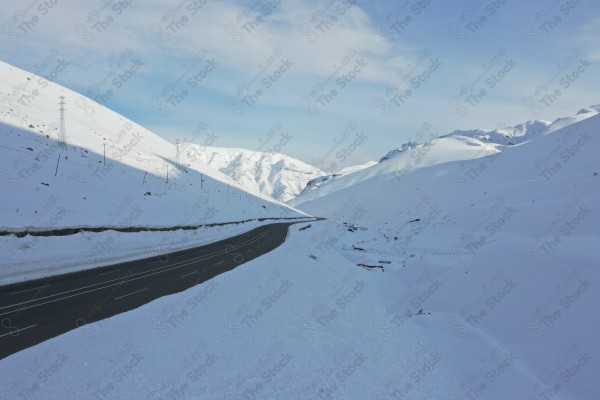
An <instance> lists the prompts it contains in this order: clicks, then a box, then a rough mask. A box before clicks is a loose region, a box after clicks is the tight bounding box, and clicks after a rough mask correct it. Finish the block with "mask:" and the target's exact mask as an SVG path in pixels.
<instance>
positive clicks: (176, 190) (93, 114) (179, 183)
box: [0, 63, 299, 228]
mask: <svg viewBox="0 0 600 400" xmlns="http://www.w3.org/2000/svg"><path fill="white" fill-rule="evenodd" d="M60 96H64V102H65V108H66V111H65V122H66V135H67V136H66V146H64V147H61V142H60V138H59V129H58V125H59V104H58V103H59V97H60ZM104 152H105V154H106V162H105V161H104ZM175 157H176V149H175V146H174V145H173V144H171V143H169V142H167V141H165V140H163V139H162V138H160V137H158V136H156V135H155V134H153V133H152V132H150V131H148V130H146V129H144V128H143V127H141V126H139V125H137V124H135V123H133V122H132V121H129V120H127V119H126V118H124V117H122V116H120V115H118V114H116V113H114V112H112V111H111V110H109V109H107V108H105V107H103V106H102V105H100V104H98V103H95V102H92V101H91V100H89V99H87V98H85V97H83V96H81V95H80V94H78V93H75V92H73V91H70V90H68V89H66V88H64V87H61V86H59V85H56V84H54V83H52V82H48V81H46V80H44V79H43V78H40V77H37V76H35V75H32V74H30V73H27V72H25V71H22V70H20V69H18V68H15V67H13V66H10V65H8V64H5V63H0V171H2V182H0V184H2V202H1V203H0V215H1V216H2V221H1V222H0V227H2V228H21V227H36V228H51V227H65V226H66V227H68V226H84V225H91V226H98V225H104V226H106V225H109V226H132V225H133V226H139V225H144V226H146V225H151V226H165V225H171V226H172V225H178V224H201V223H207V222H227V221H236V220H243V219H249V218H258V217H281V216H297V215H299V214H298V213H297V212H296V211H294V210H292V209H290V208H289V207H287V206H285V205H283V204H281V203H279V202H276V201H271V200H267V199H265V198H264V197H261V198H259V197H257V196H260V194H259V193H258V192H256V191H254V189H253V188H252V187H246V188H244V189H242V188H240V187H239V186H238V185H237V184H236V182H235V181H233V180H232V179H230V178H229V177H227V176H225V175H224V174H222V173H221V172H219V171H217V170H215V169H212V168H210V167H207V166H205V165H204V164H201V163H196V164H194V165H191V166H190V167H188V168H179V166H178V165H177V164H176V163H175V162H174V161H173V160H174V159H175Z"/></svg>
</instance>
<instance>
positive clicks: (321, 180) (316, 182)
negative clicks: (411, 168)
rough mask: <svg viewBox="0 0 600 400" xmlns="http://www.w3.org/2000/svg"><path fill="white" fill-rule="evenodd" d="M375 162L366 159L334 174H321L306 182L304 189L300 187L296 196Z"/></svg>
mask: <svg viewBox="0 0 600 400" xmlns="http://www.w3.org/2000/svg"><path fill="white" fill-rule="evenodd" d="M375 164H377V163H376V162H375V161H368V162H366V163H364V164H359V165H353V166H350V167H346V168H343V169H341V170H339V171H338V172H336V173H334V174H329V175H321V176H319V177H317V178H314V179H311V180H310V181H309V182H307V183H306V185H305V187H304V189H302V191H301V192H300V194H299V195H298V196H304V195H306V194H307V193H309V192H311V191H313V190H315V189H317V188H319V187H321V186H322V185H325V184H329V183H331V182H333V181H335V180H337V179H339V178H341V177H343V176H346V175H349V174H352V173H354V172H358V171H360V170H363V169H365V168H369V167H371V166H373V165H375Z"/></svg>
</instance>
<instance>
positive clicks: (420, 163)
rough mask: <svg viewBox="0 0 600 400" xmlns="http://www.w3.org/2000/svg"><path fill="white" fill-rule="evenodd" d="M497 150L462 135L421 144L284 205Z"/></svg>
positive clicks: (299, 203) (337, 179) (330, 182)
mask: <svg viewBox="0 0 600 400" xmlns="http://www.w3.org/2000/svg"><path fill="white" fill-rule="evenodd" d="M498 151H499V150H498V149H497V146H496V145H494V144H489V143H484V142H482V141H480V140H478V139H474V138H469V137H465V136H452V137H445V138H439V139H434V140H431V141H430V142H428V143H425V144H419V145H414V146H410V147H408V148H405V149H404V150H402V149H400V150H398V151H392V152H390V153H388V155H387V156H386V157H384V160H383V161H381V162H379V163H377V164H374V165H371V166H370V167H367V168H364V169H361V170H358V171H355V172H353V173H350V174H347V175H344V176H341V177H336V178H335V179H328V180H326V181H325V182H321V184H320V185H318V186H316V185H315V186H316V187H315V188H314V190H310V191H308V190H305V191H304V192H302V194H301V195H300V196H298V197H296V198H295V199H292V200H291V201H289V202H288V204H290V205H292V206H294V207H298V206H299V205H301V204H304V203H307V202H310V201H313V200H316V199H319V198H321V197H325V196H327V195H329V194H331V193H334V192H337V191H339V190H342V189H344V188H347V187H351V186H353V185H356V184H357V183H360V182H363V181H365V180H368V179H376V180H381V181H382V182H383V183H384V182H385V180H386V178H385V177H386V176H387V175H389V174H395V175H404V174H406V173H408V172H410V171H413V170H415V169H418V168H423V167H427V166H430V165H434V164H439V163H442V162H448V161H454V160H469V159H473V158H478V157H482V156H485V155H489V154H494V153H497V152H498Z"/></svg>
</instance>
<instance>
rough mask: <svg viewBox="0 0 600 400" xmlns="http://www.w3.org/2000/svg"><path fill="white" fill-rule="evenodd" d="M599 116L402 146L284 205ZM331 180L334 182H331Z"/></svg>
mask: <svg viewBox="0 0 600 400" xmlns="http://www.w3.org/2000/svg"><path fill="white" fill-rule="evenodd" d="M599 112H600V106H590V107H587V108H583V109H581V110H580V111H579V112H578V113H577V114H576V115H575V116H571V117H562V118H558V119H556V120H554V121H553V122H548V121H541V120H534V121H527V122H524V123H522V124H518V125H515V126H514V127H507V128H503V129H495V130H481V129H474V130H466V131H460V130H457V131H453V132H451V133H449V134H446V135H442V136H440V137H439V138H437V139H432V140H430V141H429V142H427V143H423V144H418V143H415V142H409V143H405V144H403V145H402V146H401V147H399V148H397V149H393V150H391V151H389V152H388V153H387V154H386V155H385V156H383V157H382V158H381V159H380V160H379V163H378V164H376V165H373V166H371V168H366V169H365V170H364V171H362V170H359V171H358V172H357V173H356V174H349V176H339V177H338V176H336V175H333V176H327V177H323V178H322V179H317V180H315V183H312V182H309V186H308V187H307V188H306V190H304V191H303V192H302V193H301V194H300V195H299V196H298V197H296V198H295V199H293V200H291V201H289V202H288V204H290V205H292V206H299V205H300V204H302V203H304V202H307V201H311V200H315V199H318V198H320V197H323V196H326V195H328V194H330V193H333V192H335V191H337V190H341V189H344V188H346V187H348V186H351V185H354V184H356V183H358V182H362V181H364V180H366V179H369V178H372V177H378V178H379V179H381V180H382V181H386V178H384V177H385V175H387V174H389V173H390V172H393V173H394V174H395V175H404V174H406V173H408V172H410V171H413V170H415V169H419V168H422V167H427V166H431V165H434V164H438V163H442V162H448V161H454V160H469V159H472V158H479V157H484V156H487V155H491V154H495V153H496V152H499V151H502V150H503V149H504V148H505V146H512V145H515V144H519V143H523V142H525V141H528V140H532V139H535V138H537V137H539V136H543V135H545V134H548V133H550V132H554V131H556V130H558V129H561V128H564V127H566V126H569V125H571V124H574V123H576V122H579V121H583V120H585V119H587V118H590V117H592V116H594V115H597V114H598V113H599ZM332 177H333V178H336V179H332ZM339 178H342V179H339ZM317 189H318V190H317Z"/></svg>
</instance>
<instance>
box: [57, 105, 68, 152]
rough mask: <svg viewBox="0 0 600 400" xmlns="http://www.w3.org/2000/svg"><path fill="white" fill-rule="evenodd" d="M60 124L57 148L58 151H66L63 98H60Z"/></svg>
mask: <svg viewBox="0 0 600 400" xmlns="http://www.w3.org/2000/svg"><path fill="white" fill-rule="evenodd" d="M59 98H60V103H58V104H59V105H60V108H59V111H60V123H59V125H58V147H59V148H60V149H63V150H66V149H67V130H66V127H65V97H64V96H60V97H59Z"/></svg>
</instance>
